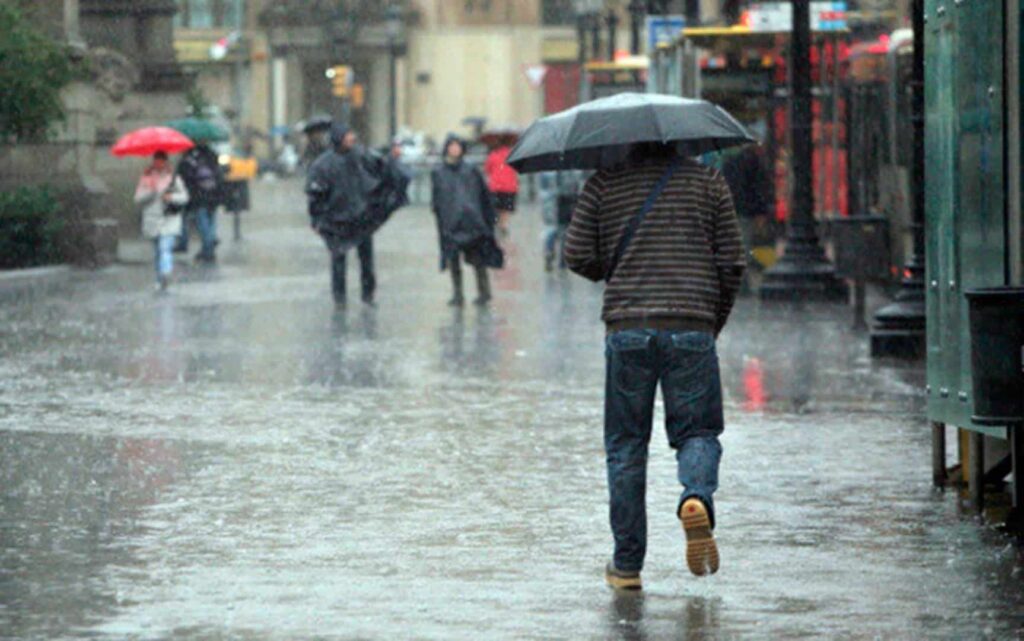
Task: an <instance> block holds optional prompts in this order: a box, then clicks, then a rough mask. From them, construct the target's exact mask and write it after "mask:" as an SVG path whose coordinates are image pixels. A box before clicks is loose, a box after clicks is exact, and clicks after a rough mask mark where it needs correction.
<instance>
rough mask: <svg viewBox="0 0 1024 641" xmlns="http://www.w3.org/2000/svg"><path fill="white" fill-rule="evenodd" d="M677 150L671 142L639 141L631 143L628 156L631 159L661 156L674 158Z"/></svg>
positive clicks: (652, 158) (657, 157) (653, 158)
mask: <svg viewBox="0 0 1024 641" xmlns="http://www.w3.org/2000/svg"><path fill="white" fill-rule="evenodd" d="M678 155H679V151H678V149H677V148H676V146H675V145H674V144H672V143H660V142H641V143H638V144H636V145H633V148H632V149H631V150H630V156H631V157H632V158H633V160H636V161H639V160H655V159H663V158H674V157H676V156H678Z"/></svg>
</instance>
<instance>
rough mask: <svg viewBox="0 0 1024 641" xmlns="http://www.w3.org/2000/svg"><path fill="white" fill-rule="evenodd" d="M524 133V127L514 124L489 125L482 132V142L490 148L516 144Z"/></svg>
mask: <svg viewBox="0 0 1024 641" xmlns="http://www.w3.org/2000/svg"><path fill="white" fill-rule="evenodd" d="M522 135H523V128H522V127H516V126H514V125H502V126H500V127H488V128H486V129H484V131H483V133H481V134H480V142H481V143H483V144H485V145H487V146H488V147H490V148H494V147H501V146H502V145H514V144H516V143H517V142H519V138H520V136H522Z"/></svg>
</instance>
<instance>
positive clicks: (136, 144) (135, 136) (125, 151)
mask: <svg viewBox="0 0 1024 641" xmlns="http://www.w3.org/2000/svg"><path fill="white" fill-rule="evenodd" d="M195 146H196V145H195V143H194V142H192V141H191V140H189V138H188V136H185V135H184V134H181V133H179V132H177V131H175V130H174V129H171V128H170V127H144V128H142V129H136V130H135V131H132V132H129V133H127V134H125V135H123V136H121V139H120V140H118V141H117V144H115V145H114V146H113V147H111V148H110V153H112V154H114V155H115V156H152V155H153V154H155V153H156V152H158V151H163V152H166V153H169V154H176V153H180V152H182V151H186V150H188V149H191V148H193V147H195Z"/></svg>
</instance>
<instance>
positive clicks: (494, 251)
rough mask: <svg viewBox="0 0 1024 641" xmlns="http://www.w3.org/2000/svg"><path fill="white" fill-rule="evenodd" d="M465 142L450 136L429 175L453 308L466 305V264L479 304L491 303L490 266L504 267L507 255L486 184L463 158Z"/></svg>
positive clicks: (432, 203)
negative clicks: (473, 275)
mask: <svg viewBox="0 0 1024 641" xmlns="http://www.w3.org/2000/svg"><path fill="white" fill-rule="evenodd" d="M465 153H466V144H465V143H464V142H463V141H462V140H461V139H459V138H458V137H456V136H449V137H448V139H447V140H445V144H444V158H443V160H442V162H441V164H440V165H439V166H438V167H436V168H435V169H434V171H433V173H432V174H431V176H430V182H431V187H432V190H431V200H430V203H431V209H432V210H433V211H434V216H435V217H436V218H437V232H438V236H439V240H440V244H441V269H442V271H443V270H445V269H448V270H449V271H450V272H451V275H452V286H453V288H454V293H453V295H452V299H451V300H450V301H448V304H449V305H452V306H461V305H463V304H465V297H464V296H463V290H462V264H461V263H462V261H465V262H466V263H467V264H469V265H472V266H473V269H474V271H475V272H476V284H477V298H476V301H474V302H475V303H476V304H477V305H486V304H487V303H488V301H490V300H491V284H490V279H489V278H488V275H487V269H488V268H494V269H500V268H501V267H502V265H503V264H504V255H503V254H502V251H501V248H499V247H498V243H497V241H496V240H495V238H494V226H495V223H496V221H497V214H496V212H495V210H494V203H493V201H492V199H491V194H490V191H489V190H488V189H487V181H486V180H484V177H483V174H481V173H480V170H479V169H477V168H476V167H472V166H470V165H468V164H467V163H466V162H465V160H464V159H463V156H464V155H465Z"/></svg>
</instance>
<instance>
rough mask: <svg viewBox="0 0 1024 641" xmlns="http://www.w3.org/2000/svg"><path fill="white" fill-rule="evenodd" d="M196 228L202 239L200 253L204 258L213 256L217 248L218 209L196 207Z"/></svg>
mask: <svg viewBox="0 0 1024 641" xmlns="http://www.w3.org/2000/svg"><path fill="white" fill-rule="evenodd" d="M193 211H194V214H195V217H196V228H198V229H199V238H200V239H201V241H202V244H203V246H202V249H201V250H200V252H199V253H200V255H202V256H203V258H213V253H214V250H215V249H216V248H217V209H216V208H215V207H204V206H200V207H196V208H195V210H193Z"/></svg>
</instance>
